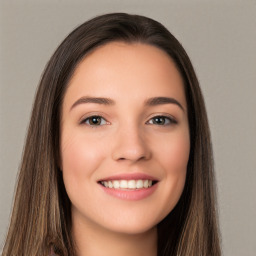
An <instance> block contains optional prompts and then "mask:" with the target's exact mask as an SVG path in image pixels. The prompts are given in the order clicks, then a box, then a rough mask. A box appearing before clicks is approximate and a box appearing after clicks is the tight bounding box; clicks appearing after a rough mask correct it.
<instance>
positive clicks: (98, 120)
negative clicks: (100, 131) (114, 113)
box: [81, 116, 107, 126]
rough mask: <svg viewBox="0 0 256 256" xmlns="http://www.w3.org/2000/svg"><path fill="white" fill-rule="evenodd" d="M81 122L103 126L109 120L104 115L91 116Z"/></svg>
mask: <svg viewBox="0 0 256 256" xmlns="http://www.w3.org/2000/svg"><path fill="white" fill-rule="evenodd" d="M81 123H82V124H86V125H89V126H101V125H105V124H107V121H106V120H105V119H104V118H103V117H102V116H90V117H87V118H86V119H84V120H83V121H82V122H81Z"/></svg>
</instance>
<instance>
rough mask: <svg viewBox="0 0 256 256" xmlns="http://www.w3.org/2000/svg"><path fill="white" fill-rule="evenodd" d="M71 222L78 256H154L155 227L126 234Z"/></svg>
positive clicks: (155, 247)
mask: <svg viewBox="0 0 256 256" xmlns="http://www.w3.org/2000/svg"><path fill="white" fill-rule="evenodd" d="M81 224H82V223H75V222H73V237H74V240H75V244H76V248H77V255H78V256H87V255H90V256H101V255H104V256H120V255H122V256H126V255H133V256H142V255H147V256H156V255H157V229H156V227H154V228H152V229H151V230H148V231H146V232H143V233H140V234H126V233H119V232H113V231H110V230H106V229H104V228H102V227H97V226H96V227H95V225H93V226H90V225H89V226H88V225H86V226H84V225H81Z"/></svg>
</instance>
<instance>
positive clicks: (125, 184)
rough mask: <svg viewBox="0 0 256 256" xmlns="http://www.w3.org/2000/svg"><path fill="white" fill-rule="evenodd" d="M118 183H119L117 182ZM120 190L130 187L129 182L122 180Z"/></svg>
mask: <svg viewBox="0 0 256 256" xmlns="http://www.w3.org/2000/svg"><path fill="white" fill-rule="evenodd" d="M117 182H118V181H117ZM119 187H120V188H127V187H128V182H127V180H121V181H120V186H119Z"/></svg>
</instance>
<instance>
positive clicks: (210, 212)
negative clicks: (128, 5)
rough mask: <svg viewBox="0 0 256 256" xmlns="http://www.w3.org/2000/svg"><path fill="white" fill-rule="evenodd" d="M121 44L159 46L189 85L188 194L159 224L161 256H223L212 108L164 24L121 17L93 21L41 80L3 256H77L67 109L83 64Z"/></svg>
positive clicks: (61, 48)
mask: <svg viewBox="0 0 256 256" xmlns="http://www.w3.org/2000/svg"><path fill="white" fill-rule="evenodd" d="M113 41H122V42H126V43H134V42H141V43H144V44H148V45H153V46H156V47H158V48H160V49H161V50H163V51H164V52H166V53H167V54H168V55H169V56H170V58H171V59H172V60H173V61H174V62H175V64H176V66H177V68H178V70H179V72H180V74H181V76H182V78H183V82H184V89H185V94H186V100H187V105H188V120H189V129H190V145H191V146H190V147H191V148H190V157H189V162H188V169H187V177H186V184H185V188H184V191H183V194H182V196H181V198H180V200H179V202H178V204H177V205H176V207H175V208H174V210H173V211H171V212H170V213H169V215H168V216H167V217H166V218H165V219H164V220H162V222H161V223H159V224H158V255H161V256H171V255H172V256H174V255H176V256H188V255H190V256H199V255H200V256H220V255H221V249H220V235H219V227H218V216H217V215H218V214H217V208H216V191H215V189H216V185H215V177H214V168H213V157H212V154H213V153H212V146H211V138H210V131H209V126H208V121H207V114H206V109H205V104H204V100H203V96H202V94H201V90H200V87H199V83H198V80H197V77H196V74H195V71H194V69H193V66H192V64H191V62H190V59H189V57H188V56H187V54H186V52H185V50H184V49H183V47H182V46H181V44H180V43H179V42H178V40H177V39H176V38H175V37H174V36H173V35H172V34H171V33H170V32H169V31H168V30H167V29H166V28H165V27H164V26H163V25H162V24H160V23H159V22H157V21H154V20H152V19H150V18H147V17H143V16H139V15H129V14H125V13H113V14H106V15H102V16H98V17H96V18H93V19H91V20H89V21H87V22H85V23H84V24H82V25H81V26H79V27H77V28H76V29H75V30H74V31H73V32H71V33H70V34H69V35H68V36H67V37H66V39H65V40H64V41H63V42H62V43H61V44H60V46H59V47H58V48H57V50H56V51H55V53H54V54H53V56H52V57H51V59H50V61H49V62H48V64H47V66H46V68H45V70H44V73H43V76H42V78H41V81H40V84H39V87H38V90H37V94H36V98H35V101H34V105H33V110H32V115H31V120H30V125H29V128H28V131H27V138H26V143H25V147H24V152H23V158H22V162H21V166H20V171H19V176H18V182H17V186H16V195H15V200H14V205H13V211H12V216H11V221H10V226H9V231H8V234H7V237H6V241H5V244H4V248H3V254H2V255H3V256H22V255H24V256H28V255H29V256H46V255H50V253H51V252H53V251H54V253H55V254H56V255H61V256H75V255H76V246H75V243H74V241H73V239H72V222H71V204H70V200H69V198H68V196H67V194H66V191H65V187H64V184H63V179H62V173H61V171H60V170H59V162H60V145H59V141H60V120H61V106H62V100H63V96H64V94H65V91H66V88H67V84H68V82H69V80H70V78H71V77H72V74H73V72H74V70H75V68H76V66H77V65H78V64H79V62H80V61H81V60H82V59H83V58H84V57H85V56H86V55H87V54H88V53H89V52H91V51H93V50H94V49H96V48H97V47H99V46H101V45H104V44H107V43H109V42H113Z"/></svg>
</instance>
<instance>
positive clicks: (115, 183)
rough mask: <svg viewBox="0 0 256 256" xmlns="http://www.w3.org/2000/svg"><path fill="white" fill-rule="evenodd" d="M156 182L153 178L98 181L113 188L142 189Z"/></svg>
mask: <svg viewBox="0 0 256 256" xmlns="http://www.w3.org/2000/svg"><path fill="white" fill-rule="evenodd" d="M155 183H156V182H154V181H153V180H148V179H147V180H142V179H140V180H108V181H100V184H101V185H103V186H104V187H106V188H113V189H132V190H136V189H143V188H150V187H151V186H153V185H154V184H155Z"/></svg>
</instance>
